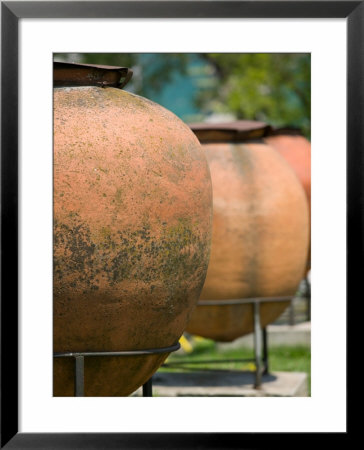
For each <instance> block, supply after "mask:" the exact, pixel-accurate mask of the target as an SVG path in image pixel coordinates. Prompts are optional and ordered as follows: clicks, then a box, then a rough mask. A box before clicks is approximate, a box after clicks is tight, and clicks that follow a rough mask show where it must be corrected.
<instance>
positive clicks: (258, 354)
mask: <svg viewBox="0 0 364 450" xmlns="http://www.w3.org/2000/svg"><path fill="white" fill-rule="evenodd" d="M292 298H293V297H292V296H289V297H257V298H239V299H227V300H200V301H199V302H198V303H197V305H198V306H217V305H218V306H227V305H241V304H247V305H252V307H253V317H254V332H253V333H254V336H253V337H254V358H246V359H239V360H238V361H240V362H254V363H255V383H254V387H255V388H256V389H259V388H260V387H261V384H262V375H267V374H268V373H269V364H268V336H267V329H266V328H262V326H261V320H260V304H261V303H270V302H287V303H288V302H289V303H291V302H292ZM236 361H237V360H236V359H235V360H234V359H228V360H226V359H225V360H203V361H197V360H195V361H176V362H171V363H167V364H163V367H173V366H176V365H191V364H201V363H204V364H210V363H211V364H219V363H226V362H236Z"/></svg>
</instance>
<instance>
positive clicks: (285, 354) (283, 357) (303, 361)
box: [160, 339, 311, 395]
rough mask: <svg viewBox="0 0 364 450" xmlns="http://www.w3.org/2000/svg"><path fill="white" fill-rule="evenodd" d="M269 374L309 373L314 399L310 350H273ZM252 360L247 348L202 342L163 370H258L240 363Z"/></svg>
mask: <svg viewBox="0 0 364 450" xmlns="http://www.w3.org/2000/svg"><path fill="white" fill-rule="evenodd" d="M268 355H269V371H270V372H306V374H307V378H308V390H309V391H308V392H309V395H311V351H310V348H309V347H305V346H296V347H286V346H284V347H283V346H282V347H271V348H269V353H268ZM239 358H240V359H248V358H249V359H253V358H254V353H253V350H250V349H248V348H240V349H224V350H221V349H219V348H217V345H216V342H214V341H212V340H209V339H201V340H200V339H199V340H198V341H194V342H193V351H192V352H191V353H177V354H176V353H174V354H171V355H170V356H169V358H168V359H167V361H166V363H167V364H173V363H178V362H179V363H181V362H183V361H186V364H183V365H182V364H176V365H173V366H171V367H162V368H161V369H160V371H163V372H181V371H184V370H190V368H192V369H206V368H211V369H230V370H255V364H254V363H253V361H252V362H241V361H238V359H239ZM224 359H234V360H235V359H236V360H237V361H234V362H224V363H217V364H208V363H206V362H204V360H205V361H206V360H224ZM193 361H199V363H198V364H197V363H194V364H190V365H189V364H188V362H193Z"/></svg>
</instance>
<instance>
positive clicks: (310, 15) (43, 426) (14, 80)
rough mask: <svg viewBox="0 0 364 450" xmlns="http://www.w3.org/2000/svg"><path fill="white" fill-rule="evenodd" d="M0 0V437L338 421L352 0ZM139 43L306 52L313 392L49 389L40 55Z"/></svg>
mask: <svg viewBox="0 0 364 450" xmlns="http://www.w3.org/2000/svg"><path fill="white" fill-rule="evenodd" d="M1 11H2V12H1V14H2V25H1V33H2V38H1V42H2V70H1V80H2V81H1V82H2V118H1V121H2V122H1V130H2V131H1V132H2V163H1V170H2V172H1V177H2V178H1V182H2V188H1V190H2V199H1V205H2V225H1V229H2V238H1V258H2V260H1V267H2V281H1V283H2V284H1V289H2V291H1V294H2V295H1V297H2V298H1V301H2V306H1V333H2V334H1V337H2V339H1V357H2V364H1V383H2V385H1V389H2V393H1V403H2V408H1V440H2V441H1V445H2V447H5V448H54V449H56V448H59V449H61V448H148V447H153V448H165V447H167V446H170V447H172V448H240V447H241V446H242V442H244V444H243V445H244V446H249V445H250V446H254V445H256V444H257V443H260V441H261V439H267V440H269V439H272V440H274V439H275V438H281V437H280V436H279V434H280V433H306V435H303V436H302V439H306V438H307V439H309V438H310V436H309V435H308V433H310V432H315V433H318V432H326V433H327V432H330V433H340V434H341V435H342V436H345V435H346V434H345V433H346V432H347V427H346V395H347V393H346V344H347V342H346V301H348V300H349V299H350V298H352V297H354V295H356V292H357V287H358V285H359V279H360V278H359V275H360V274H361V273H362V270H363V266H362V263H361V262H362V258H361V257H362V245H360V244H361V243H362V238H363V236H362V235H363V232H362V229H363V224H362V195H363V182H362V176H361V173H362V170H363V163H362V148H363V140H364V137H363V130H362V123H363V115H364V109H363V102H362V96H363V95H364V94H363V67H364V64H363V40H364V36H363V33H364V31H363V29H364V28H363V23H364V5H363V2H361V1H358V2H346V1H338V2H335V1H323V2H319V1H318V2H315V1H312V2H305V1H296V2H295V1H293V2H290V1H285V2H275V1H253V2H245V1H231V2H223V1H159V2H155V1H132V2H126V1H125V2H124V1H113V2H97V1H96V2H73V1H71V2H31V1H29V2H17V1H14V2H2V3H1ZM146 37H147V38H146ZM152 51H154V52H176V53H178V52H180V53H183V52H190V53H192V52H193V53H198V52H214V53H215V52H216V53H224V52H226V53H227V52H232V53H234V52H241V53H243V52H246V53H251V52H267V53H269V52H297V53H299V52H310V53H311V58H312V73H311V74H312V148H313V155H314V156H313V164H312V166H313V169H312V176H313V191H312V192H313V196H312V198H313V203H312V261H313V262H312V280H313V291H312V298H313V300H312V327H313V328H312V379H313V381H312V397H311V398H305V399H285V398H280V399H279V398H276V399H274V398H271V399H256V398H239V399H236V398H235V399H229V398H212V397H210V398H204V399H198V398H179V399H171V398H165V399H162V398H153V399H142V398H140V399H139V398H138V399H137V398H129V397H128V398H82V399H80V398H55V397H52V368H51V366H52V301H51V298H52V193H53V191H52V189H53V187H52V186H53V185H52V142H53V141H52V139H53V136H52V132H53V127H52V73H53V72H52V61H53V54H54V53H56V52H58V53H67V52H68V53H69V52H73V53H85V52H92V53H97V52H103V53H108V52H110V53H112V52H119V53H123V52H130V53H138V52H139V53H141V52H145V53H147V52H152ZM345 147H346V149H347V150H346V152H345ZM345 297H346V299H347V300H346V301H345ZM352 301H355V300H354V299H352ZM333 361H334V362H333ZM334 391H335V395H333V392H334ZM333 397H334V398H335V404H334V403H333V400H332V398H333ZM291 400H292V402H291ZM262 401H263V402H264V404H262V403H261V402H262ZM285 402H286V403H285ZM288 402H289V406H287V405H288ZM260 433H262V434H260ZM286 439H292V442H293V441H294V439H297V436H296V435H294V434H293V435H292V434H287V435H286ZM300 439H301V437H300Z"/></svg>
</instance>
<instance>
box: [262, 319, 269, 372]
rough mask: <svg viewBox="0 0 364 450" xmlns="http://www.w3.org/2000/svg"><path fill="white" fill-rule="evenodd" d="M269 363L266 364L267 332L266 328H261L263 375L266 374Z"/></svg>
mask: <svg viewBox="0 0 364 450" xmlns="http://www.w3.org/2000/svg"><path fill="white" fill-rule="evenodd" d="M268 373H269V364H268V333H267V328H266V327H264V328H263V375H268Z"/></svg>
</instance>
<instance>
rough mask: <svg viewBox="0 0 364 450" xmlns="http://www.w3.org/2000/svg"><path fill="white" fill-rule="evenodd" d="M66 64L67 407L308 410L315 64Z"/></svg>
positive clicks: (305, 59) (164, 56)
mask: <svg viewBox="0 0 364 450" xmlns="http://www.w3.org/2000/svg"><path fill="white" fill-rule="evenodd" d="M53 60H54V62H53V70H54V73H53V84H54V93H53V111H54V116H53V350H54V359H53V377H54V379H53V395H54V396H61V397H62V396H65V397H67V396H91V397H94V396H104V397H112V396H130V395H132V396H140V395H142V396H157V397H158V396H170V397H180V396H184V397H185V396H194V397H195V396H208V397H211V396H238V397H262V396H266V397H271V396H274V397H304V396H310V310H311V305H310V289H311V285H310V204H311V144H310V132H311V122H310V114H311V55H310V54H309V53H175V54H172V53H133V54H129V53H128V54H122V53H121V54H116V53H109V54H101V53H100V54H97V53H94V54H91V53H83V54H79V53H65V54H64V53H55V54H54V55H53Z"/></svg>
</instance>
